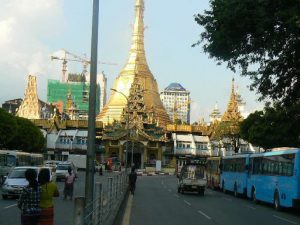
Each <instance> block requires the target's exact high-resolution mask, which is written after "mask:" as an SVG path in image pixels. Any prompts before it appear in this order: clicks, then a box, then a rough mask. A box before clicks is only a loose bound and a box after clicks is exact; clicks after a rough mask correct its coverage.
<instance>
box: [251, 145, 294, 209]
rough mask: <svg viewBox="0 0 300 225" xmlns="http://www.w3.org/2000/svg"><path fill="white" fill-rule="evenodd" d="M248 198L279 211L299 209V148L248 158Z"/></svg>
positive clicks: (283, 149) (282, 149) (253, 155)
mask: <svg viewBox="0 0 300 225" xmlns="http://www.w3.org/2000/svg"><path fill="white" fill-rule="evenodd" d="M249 159H250V164H249V175H248V185H247V196H248V197H249V198H251V199H252V200H253V201H254V202H257V201H263V202H267V203H271V204H274V207H275V208H276V209H280V208H281V207H295V206H299V205H300V148H298V149H297V148H278V149H271V151H268V152H265V153H257V154H252V155H250V156H249Z"/></svg>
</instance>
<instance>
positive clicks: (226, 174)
mask: <svg viewBox="0 0 300 225" xmlns="http://www.w3.org/2000/svg"><path fill="white" fill-rule="evenodd" d="M249 155H250V154H239V155H233V156H226V157H223V158H222V161H221V175H220V188H221V189H222V190H223V192H226V191H232V192H234V195H235V196H238V195H239V194H243V195H245V196H246V194H247V177H248V168H249Z"/></svg>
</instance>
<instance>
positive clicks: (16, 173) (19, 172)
mask: <svg viewBox="0 0 300 225" xmlns="http://www.w3.org/2000/svg"><path fill="white" fill-rule="evenodd" d="M26 170H27V169H26V168H24V169H15V170H13V171H12V172H11V173H10V174H9V178H25V171H26Z"/></svg>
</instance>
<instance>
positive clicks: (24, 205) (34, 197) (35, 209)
mask: <svg viewBox="0 0 300 225" xmlns="http://www.w3.org/2000/svg"><path fill="white" fill-rule="evenodd" d="M25 178H26V180H27V181H28V183H29V184H28V186H26V187H25V188H24V189H23V191H22V193H21V196H20V199H19V200H18V208H19V209H21V224H22V225H37V222H38V218H39V215H40V212H41V208H40V198H41V187H40V186H39V184H38V182H37V180H36V178H37V172H36V170H35V169H27V170H26V171H25Z"/></svg>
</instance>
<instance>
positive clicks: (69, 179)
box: [64, 168, 75, 200]
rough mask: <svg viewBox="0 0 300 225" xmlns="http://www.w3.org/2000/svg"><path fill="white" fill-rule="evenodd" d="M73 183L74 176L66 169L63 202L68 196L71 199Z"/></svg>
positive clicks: (70, 170)
mask: <svg viewBox="0 0 300 225" xmlns="http://www.w3.org/2000/svg"><path fill="white" fill-rule="evenodd" d="M74 182H75V175H74V174H73V173H72V169H71V168H68V174H67V175H66V179H65V188H64V200H65V199H67V197H68V196H70V198H71V200H72V199H73V191H74Z"/></svg>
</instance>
